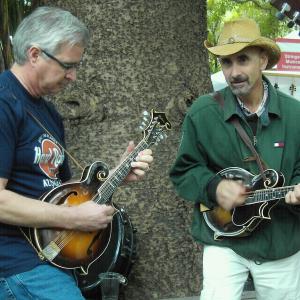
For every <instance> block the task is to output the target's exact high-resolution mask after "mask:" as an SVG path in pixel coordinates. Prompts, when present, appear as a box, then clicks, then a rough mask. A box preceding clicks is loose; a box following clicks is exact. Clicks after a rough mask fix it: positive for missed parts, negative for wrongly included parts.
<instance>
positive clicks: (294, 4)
mask: <svg viewBox="0 0 300 300" xmlns="http://www.w3.org/2000/svg"><path fill="white" fill-rule="evenodd" d="M269 2H270V4H271V5H272V6H274V7H276V8H277V9H278V12H277V14H276V17H277V19H278V20H283V19H284V18H285V17H286V16H287V17H288V18H290V21H289V22H288V24H287V26H288V27H289V28H292V27H294V26H295V25H296V24H297V25H300V1H299V0H285V1H283V0H269Z"/></svg>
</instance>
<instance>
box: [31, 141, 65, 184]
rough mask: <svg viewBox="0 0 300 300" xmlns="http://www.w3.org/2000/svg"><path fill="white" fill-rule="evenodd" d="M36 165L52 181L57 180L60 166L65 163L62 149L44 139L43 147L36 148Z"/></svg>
mask: <svg viewBox="0 0 300 300" xmlns="http://www.w3.org/2000/svg"><path fill="white" fill-rule="evenodd" d="M34 151H35V156H34V163H35V164H39V167H40V168H41V170H42V171H43V172H44V173H45V174H46V175H47V176H48V177H49V178H51V179H57V174H58V172H59V166H60V165H61V164H62V163H63V161H64V154H63V153H62V151H61V149H60V147H58V145H57V144H55V143H54V142H53V141H51V140H50V139H47V138H46V139H44V140H43V141H42V143H41V147H35V148H34Z"/></svg>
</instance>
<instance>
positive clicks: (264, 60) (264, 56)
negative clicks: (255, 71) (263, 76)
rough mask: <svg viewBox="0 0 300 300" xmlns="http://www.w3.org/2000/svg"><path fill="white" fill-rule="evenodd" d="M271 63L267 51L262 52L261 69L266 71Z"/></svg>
mask: <svg viewBox="0 0 300 300" xmlns="http://www.w3.org/2000/svg"><path fill="white" fill-rule="evenodd" d="M268 62H269V56H268V53H267V52H266V51H264V50H263V51H261V53H260V69H261V70H262V71H263V70H265V69H266V67H267V65H268Z"/></svg>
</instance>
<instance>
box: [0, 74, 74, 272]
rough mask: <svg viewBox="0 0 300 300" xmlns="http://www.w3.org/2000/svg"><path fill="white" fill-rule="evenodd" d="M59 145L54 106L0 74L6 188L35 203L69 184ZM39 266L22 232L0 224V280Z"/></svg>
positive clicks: (0, 158) (0, 150) (1, 169)
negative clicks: (63, 185) (52, 190)
mask: <svg viewBox="0 0 300 300" xmlns="http://www.w3.org/2000/svg"><path fill="white" fill-rule="evenodd" d="M29 112H30V113H31V114H32V115H34V116H35V117H36V118H37V119H38V120H39V121H40V122H41V123H42V124H43V126H44V127H45V128H46V129H47V131H48V132H49V133H50V134H48V133H47V132H46V131H45V129H43V128H42V126H40V125H39V124H38V123H37V121H36V120H35V119H34V118H33V117H32V116H31V115H30V113H29ZM61 146H63V147H65V143H64V128H63V123H62V119H61V117H60V115H59V114H58V112H57V111H56V110H55V108H54V106H53V105H52V104H51V103H50V102H48V101H45V100H44V99H43V98H34V97H32V96H31V95H30V94H29V93H28V92H27V90H26V89H25V88H24V87H23V86H22V85H21V83H20V82H19V81H18V80H17V78H16V77H15V76H14V75H13V73H12V72H11V71H5V72H3V73H2V74H0V177H1V178H6V179H8V184H7V186H6V188H7V189H8V190H11V191H14V192H16V193H18V194H21V195H24V196H27V197H30V198H34V199H39V198H40V197H41V196H42V195H43V194H45V193H46V192H48V191H49V190H50V189H52V188H54V187H57V186H59V185H61V183H63V182H65V181H67V180H69V179H70V178H71V172H70V169H69V166H68V161H67V157H66V156H65V153H64V150H63V149H62V147H61ZM24 206H26V203H24ZM20 209H22V207H20ZM40 263H42V262H41V261H40V259H39V258H38V256H37V253H36V252H35V250H34V249H33V248H32V246H31V245H30V244H29V242H28V241H27V240H26V239H25V238H24V236H23V235H22V234H21V232H20V229H19V228H18V227H16V226H11V225H6V224H1V223H0V277H7V276H10V275H12V274H17V273H20V272H24V271H27V270H30V269H32V268H33V267H35V266H36V265H37V264H40Z"/></svg>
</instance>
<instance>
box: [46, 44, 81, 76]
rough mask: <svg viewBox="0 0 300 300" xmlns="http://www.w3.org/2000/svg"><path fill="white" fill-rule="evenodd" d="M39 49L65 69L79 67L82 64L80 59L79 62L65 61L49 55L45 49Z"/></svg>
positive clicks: (69, 69)
mask: <svg viewBox="0 0 300 300" xmlns="http://www.w3.org/2000/svg"><path fill="white" fill-rule="evenodd" d="M41 51H42V52H43V53H44V54H45V55H46V56H48V57H49V58H51V59H52V60H54V61H56V62H57V63H58V64H59V65H60V66H61V67H62V68H63V69H64V70H65V71H71V70H72V69H78V68H79V67H81V66H82V62H81V61H80V62H79V63H70V64H69V63H65V62H62V61H60V60H59V59H57V58H56V57H55V56H53V55H51V54H50V53H48V52H47V51H45V50H43V49H41Z"/></svg>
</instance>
